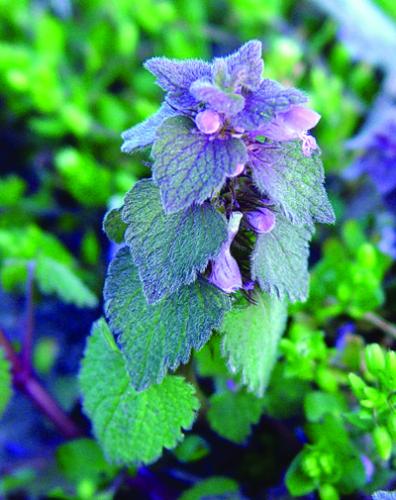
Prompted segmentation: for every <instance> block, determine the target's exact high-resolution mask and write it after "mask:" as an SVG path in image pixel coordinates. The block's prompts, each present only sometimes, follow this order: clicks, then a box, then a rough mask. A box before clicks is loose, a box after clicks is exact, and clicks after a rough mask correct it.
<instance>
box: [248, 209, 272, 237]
mask: <svg viewBox="0 0 396 500" xmlns="http://www.w3.org/2000/svg"><path fill="white" fill-rule="evenodd" d="M245 217H246V220H247V222H248V224H249V226H250V227H251V228H252V229H253V231H255V232H256V233H259V234H262V233H269V232H270V231H272V230H273V229H274V227H275V214H274V212H272V211H271V210H269V209H268V208H264V207H263V208H258V209H257V210H252V211H251V212H247V213H246V214H245Z"/></svg>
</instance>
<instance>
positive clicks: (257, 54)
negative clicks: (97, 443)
mask: <svg viewBox="0 0 396 500" xmlns="http://www.w3.org/2000/svg"><path fill="white" fill-rule="evenodd" d="M261 52H262V46H261V42H260V41H258V40H252V41H250V42H247V43H246V44H244V45H243V46H242V47H241V48H240V49H239V50H238V51H236V52H235V53H233V54H231V55H229V56H227V57H220V58H215V59H214V60H213V61H212V63H206V62H203V61H199V60H196V61H194V60H187V61H178V60H172V59H167V58H164V57H156V58H153V59H150V60H148V61H147V62H146V63H145V67H146V69H148V70H149V71H150V72H151V73H152V74H154V76H156V78H157V83H158V85H159V86H160V87H161V88H162V89H163V90H164V91H165V93H166V96H165V104H164V105H163V106H162V108H161V110H160V111H159V112H158V113H156V114H155V115H154V116H153V117H151V118H149V119H148V120H146V121H145V122H144V123H143V124H141V125H138V126H135V127H132V128H131V129H129V130H128V131H127V132H126V133H125V134H124V136H123V138H124V141H125V142H124V144H123V146H122V149H123V151H125V152H128V153H129V152H132V151H134V150H136V149H139V148H143V147H147V146H150V145H151V144H153V147H152V151H151V154H152V158H153V160H154V161H153V165H152V171H153V180H154V182H155V183H156V185H157V186H158V187H159V189H160V193H161V201H162V205H163V207H164V210H165V212H166V213H169V214H170V213H176V212H178V211H180V210H183V209H185V208H187V207H189V206H191V205H192V204H202V203H204V202H205V201H206V200H207V199H209V198H211V197H212V196H213V194H214V193H221V190H222V188H223V187H224V185H225V183H226V182H227V179H229V178H232V177H237V176H239V175H240V174H241V173H242V172H245V171H247V172H248V174H249V173H250V170H249V169H250V168H252V170H253V169H255V170H256V172H257V170H258V169H257V168H255V167H256V165H255V162H256V156H257V155H255V154H254V153H255V151H256V152H257V151H258V150H257V148H260V146H265V147H266V148H267V147H278V149H281V148H283V146H284V147H285V148H287V145H288V143H290V142H291V141H295V140H296V139H299V140H301V141H302V152H303V154H304V155H305V156H307V157H310V156H311V153H312V152H313V151H314V150H315V149H316V148H317V145H316V141H315V139H314V138H313V137H312V136H310V135H308V134H307V132H308V130H310V129H312V128H313V127H314V126H315V125H316V124H317V123H318V121H319V119H320V115H319V114H318V113H316V112H315V111H313V110H311V109H309V108H307V107H305V106H303V105H302V104H304V103H305V102H306V101H307V98H306V96H305V95H304V94H303V93H302V92H300V91H298V90H297V89H287V88H284V87H283V86H282V85H280V84H278V83H277V82H274V81H272V80H270V79H264V78H263V74H262V73H263V67H264V63H263V60H262V56H261ZM258 135H263V136H264V137H266V138H268V139H270V141H276V142H277V143H278V144H277V145H274V144H273V143H271V142H270V141H266V142H265V144H263V142H262V140H261V139H260V140H257V136H258ZM282 142H284V143H285V144H282ZM289 146H290V144H289ZM297 147H299V145H298V144H297ZM255 148H256V149H255ZM285 151H286V150H285ZM300 151H301V150H300ZM300 151H299V152H300ZM290 158H291V159H290ZM293 158H294V157H293V155H292V154H290V155H289V156H288V157H287V163H290V162H291V161H292V160H293ZM256 163H257V162H256ZM261 163H262V162H261ZM279 168H282V169H284V166H283V165H279ZM246 169H248V170H246ZM267 170H268V169H267ZM315 171H316V172H318V171H319V170H318V169H316V170H315ZM253 175H255V173H254V172H253ZM271 175H272V173H271ZM282 175H283V174H282ZM318 176H320V174H318ZM278 178H279V176H278ZM284 178H286V177H282V179H284ZM282 179H281V183H283V184H282V185H284V184H285V182H284V180H283V181H282ZM254 182H255V184H256V186H257V187H258V188H259V190H260V191H261V193H262V194H265V195H267V196H268V197H269V198H270V199H271V201H272V202H275V204H279V200H277V199H275V198H274V196H273V193H272V192H268V189H267V188H268V185H271V186H274V185H275V187H276V186H278V185H279V182H278V179H275V180H273V181H271V182H269V183H268V182H265V183H261V182H258V180H257V176H256V179H254ZM319 182H320V180H319ZM261 184H262V185H261ZM293 185H296V184H295V183H294V184H293ZM312 185H313V186H314V185H315V183H312ZM313 196H314V195H313ZM316 205H317V206H319V203H317V204H316ZM249 218H251V219H252V220H253V218H254V216H253V215H249ZM260 218H261V219H262V220H261V222H258V221H259V219H260ZM252 224H253V225H254V227H255V230H257V232H263V230H264V229H265V230H270V229H271V221H269V220H268V221H266V222H265V223H264V219H263V215H262V214H261V215H260V214H256V217H255V222H252ZM252 227H253V226H252ZM263 228H264V229H263ZM268 228H269V229H268ZM230 262H231V260H230V259H228V263H229V264H230ZM230 265H231V264H230Z"/></svg>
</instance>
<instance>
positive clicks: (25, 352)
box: [21, 262, 35, 373]
mask: <svg viewBox="0 0 396 500" xmlns="http://www.w3.org/2000/svg"><path fill="white" fill-rule="evenodd" d="M34 272H35V265H34V262H29V263H28V276H27V280H26V312H25V321H24V323H25V324H24V335H23V345H22V352H21V357H22V364H23V366H24V369H25V370H26V371H27V372H29V373H30V372H31V371H32V351H33V330H34V309H33V308H34V303H33V279H34Z"/></svg>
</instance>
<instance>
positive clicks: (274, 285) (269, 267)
mask: <svg viewBox="0 0 396 500" xmlns="http://www.w3.org/2000/svg"><path fill="white" fill-rule="evenodd" d="M311 236H312V230H311V229H310V228H308V227H304V226H295V225H293V224H291V223H290V222H289V221H288V220H287V219H285V218H284V217H282V216H281V215H278V216H277V218H276V224H275V227H274V229H273V230H272V231H271V232H270V233H266V234H259V235H258V236H257V241H256V246H255V248H254V251H253V253H252V278H253V279H257V280H258V282H259V285H260V287H261V289H262V290H264V291H266V292H268V293H270V294H272V295H275V296H277V297H278V298H283V297H285V296H288V297H289V299H290V301H291V302H296V301H304V300H306V298H307V296H308V286H309V274H308V255H309V241H310V239H311Z"/></svg>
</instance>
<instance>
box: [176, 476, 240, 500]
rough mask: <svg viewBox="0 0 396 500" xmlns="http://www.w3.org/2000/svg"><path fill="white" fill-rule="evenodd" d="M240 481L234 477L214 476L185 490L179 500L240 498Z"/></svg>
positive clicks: (228, 499)
mask: <svg viewBox="0 0 396 500" xmlns="http://www.w3.org/2000/svg"><path fill="white" fill-rule="evenodd" d="M238 489H239V488H238V483H237V482H236V481H234V480H233V479H230V478H228V477H222V476H213V477H209V478H208V479H205V480H203V481H200V482H199V483H197V484H195V485H194V486H193V487H192V488H190V489H189V490H187V491H185V492H184V493H183V494H182V495H181V496H180V497H179V500H220V499H221V500H239V499H241V498H242V496H241V495H240V494H239V492H238Z"/></svg>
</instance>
